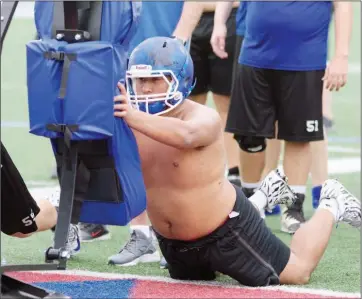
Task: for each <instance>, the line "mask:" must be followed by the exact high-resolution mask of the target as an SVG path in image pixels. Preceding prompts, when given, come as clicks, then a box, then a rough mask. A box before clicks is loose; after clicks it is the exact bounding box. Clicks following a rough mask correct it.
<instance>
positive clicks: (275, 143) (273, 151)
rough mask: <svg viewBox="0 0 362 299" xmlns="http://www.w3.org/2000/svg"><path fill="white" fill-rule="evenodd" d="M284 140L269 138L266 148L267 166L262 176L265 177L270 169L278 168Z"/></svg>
mask: <svg viewBox="0 0 362 299" xmlns="http://www.w3.org/2000/svg"><path fill="white" fill-rule="evenodd" d="M281 146H282V141H281V140H278V139H268V140H267V146H266V150H265V167H264V170H263V174H262V177H263V178H264V177H265V176H266V175H267V174H268V173H269V172H270V171H272V170H273V169H276V168H278V164H279V158H280V151H281Z"/></svg>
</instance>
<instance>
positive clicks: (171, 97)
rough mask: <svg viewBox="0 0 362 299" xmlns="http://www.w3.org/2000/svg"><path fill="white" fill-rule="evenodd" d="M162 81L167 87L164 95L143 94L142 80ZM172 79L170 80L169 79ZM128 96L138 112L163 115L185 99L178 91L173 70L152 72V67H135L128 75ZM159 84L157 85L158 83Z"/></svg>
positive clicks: (132, 67)
mask: <svg viewBox="0 0 362 299" xmlns="http://www.w3.org/2000/svg"><path fill="white" fill-rule="evenodd" d="M151 78H154V79H160V80H162V81H163V82H161V83H165V86H167V90H166V91H165V92H163V93H151V94H141V93H140V92H139V90H142V86H137V85H138V84H140V85H141V83H140V82H141V81H142V79H151ZM169 78H170V79H169ZM126 82H127V95H128V99H129V102H130V104H131V106H132V107H133V108H135V109H137V110H140V111H143V112H146V113H149V114H154V115H161V114H164V113H167V112H169V111H171V110H172V109H174V108H175V107H176V106H178V105H179V104H181V102H182V100H183V98H182V94H181V93H180V92H179V91H178V86H179V82H178V79H177V78H176V76H175V74H174V73H173V71H172V70H156V71H153V70H152V66H150V65H133V66H131V68H130V70H129V71H127V73H126ZM156 84H157V83H156Z"/></svg>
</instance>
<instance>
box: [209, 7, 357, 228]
mask: <svg viewBox="0 0 362 299" xmlns="http://www.w3.org/2000/svg"><path fill="white" fill-rule="evenodd" d="M332 7H334V10H335V27H336V30H335V33H336V38H335V40H336V44H335V54H334V57H333V58H332V59H331V60H330V63H329V64H328V65H326V62H327V40H328V31H329V24H330V20H331V12H332ZM230 9H231V5H230V3H228V2H223V3H222V2H220V3H218V7H217V9H216V13H215V27H214V32H213V36H212V39H211V43H212V46H213V50H214V51H215V53H216V54H217V55H218V56H219V57H221V58H225V57H226V56H227V53H226V51H225V46H224V37H225V33H226V27H225V20H226V18H227V16H228V13H229V11H230ZM245 26H246V31H245V36H244V41H243V45H242V48H241V53H240V56H239V65H238V70H237V75H236V78H235V84H234V87H233V91H232V98H231V106H230V110H229V115H228V121H227V128H226V129H227V131H229V132H231V133H233V134H234V138H235V139H236V140H237V141H238V143H239V146H240V149H241V158H240V160H241V161H240V165H241V166H240V171H241V177H242V183H243V184H244V187H247V188H249V189H255V188H256V187H257V186H258V185H259V182H260V180H261V175H262V171H263V169H264V163H265V148H266V139H267V138H268V139H270V138H274V137H275V136H277V138H278V139H280V140H284V141H285V150H284V161H283V167H284V170H285V173H286V175H287V176H288V177H289V183H290V185H291V187H292V189H293V190H294V191H295V192H296V193H297V195H298V200H297V201H296V202H295V204H294V205H293V206H292V207H291V208H289V209H285V210H284V211H283V214H282V230H283V231H285V232H289V233H294V232H295V231H296V230H297V229H298V228H299V227H300V225H301V223H303V222H305V218H304V213H303V202H304V198H305V191H306V182H307V179H308V175H309V171H310V143H311V142H313V141H320V140H323V139H324V134H323V117H322V91H323V84H324V86H325V88H326V89H328V90H331V91H333V90H336V91H338V90H339V89H340V88H342V87H343V86H344V85H345V84H346V80H347V72H348V55H349V40H350V36H351V28H352V4H351V3H348V2H337V1H334V2H331V1H279V2H277V1H251V2H248V3H247V14H246V19H245ZM276 121H277V122H278V125H277V134H276V129H275V122H276Z"/></svg>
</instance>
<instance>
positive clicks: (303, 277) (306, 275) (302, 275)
mask: <svg viewBox="0 0 362 299" xmlns="http://www.w3.org/2000/svg"><path fill="white" fill-rule="evenodd" d="M310 276H311V272H310V271H309V270H304V271H303V270H302V271H300V272H299V273H298V274H297V275H296V276H295V278H294V284H296V285H305V284H308V283H309V280H310Z"/></svg>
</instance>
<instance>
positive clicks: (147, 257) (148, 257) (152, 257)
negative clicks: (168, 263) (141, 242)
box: [108, 252, 161, 267]
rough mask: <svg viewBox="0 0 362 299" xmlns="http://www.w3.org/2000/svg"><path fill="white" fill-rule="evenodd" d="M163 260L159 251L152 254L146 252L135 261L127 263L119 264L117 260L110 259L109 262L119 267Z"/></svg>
mask: <svg viewBox="0 0 362 299" xmlns="http://www.w3.org/2000/svg"><path fill="white" fill-rule="evenodd" d="M160 261H161V256H160V254H159V253H158V252H155V253H152V254H144V255H142V256H140V257H138V258H136V259H134V260H133V261H131V262H129V263H125V264H117V263H115V262H112V261H109V262H108V264H110V265H115V266H119V267H129V266H136V265H138V264H139V263H142V264H147V263H156V262H160Z"/></svg>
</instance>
